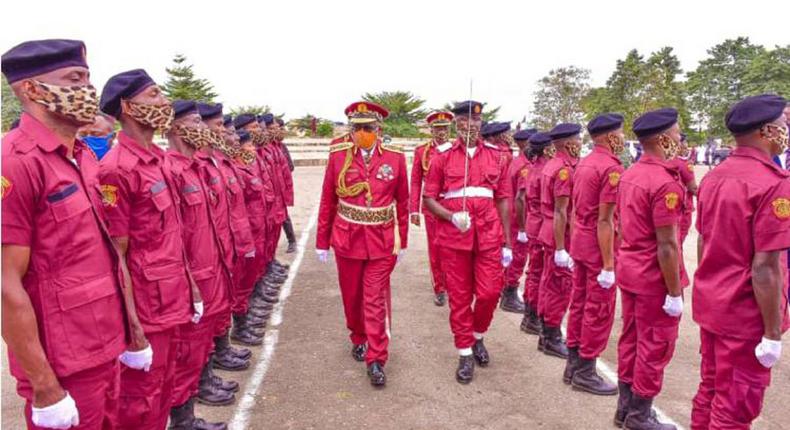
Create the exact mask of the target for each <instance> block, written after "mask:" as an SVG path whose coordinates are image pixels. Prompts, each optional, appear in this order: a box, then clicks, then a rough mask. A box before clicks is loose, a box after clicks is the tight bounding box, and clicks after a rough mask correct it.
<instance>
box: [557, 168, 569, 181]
mask: <svg viewBox="0 0 790 430" xmlns="http://www.w3.org/2000/svg"><path fill="white" fill-rule="evenodd" d="M570 176H571V174H570V173H569V172H568V168H567V167H563V168H562V169H560V170H559V171H558V172H557V178H559V180H560V181H567V180H568V178H570Z"/></svg>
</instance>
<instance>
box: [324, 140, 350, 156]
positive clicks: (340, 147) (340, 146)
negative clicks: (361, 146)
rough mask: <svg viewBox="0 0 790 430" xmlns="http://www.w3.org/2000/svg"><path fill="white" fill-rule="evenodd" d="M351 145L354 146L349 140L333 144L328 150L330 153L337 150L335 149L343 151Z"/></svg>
mask: <svg viewBox="0 0 790 430" xmlns="http://www.w3.org/2000/svg"><path fill="white" fill-rule="evenodd" d="M352 146H354V144H353V143H351V142H341V143H336V144H334V145H332V146H330V147H329V152H330V153H332V152H337V151H344V150H346V149H348V148H351V147H352Z"/></svg>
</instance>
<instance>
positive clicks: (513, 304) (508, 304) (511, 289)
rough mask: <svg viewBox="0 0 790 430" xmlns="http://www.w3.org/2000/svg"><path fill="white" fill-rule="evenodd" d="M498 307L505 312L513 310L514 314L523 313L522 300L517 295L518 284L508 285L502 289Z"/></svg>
mask: <svg viewBox="0 0 790 430" xmlns="http://www.w3.org/2000/svg"><path fill="white" fill-rule="evenodd" d="M499 307H500V309H502V310H503V311H505V312H513V313H516V314H523V313H524V302H522V301H521V298H519V297H518V286H516V285H510V286H507V287H505V289H503V290H502V297H501V299H500V300H499Z"/></svg>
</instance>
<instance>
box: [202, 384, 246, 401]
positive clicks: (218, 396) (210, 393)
mask: <svg viewBox="0 0 790 430" xmlns="http://www.w3.org/2000/svg"><path fill="white" fill-rule="evenodd" d="M197 401H198V403H201V404H203V405H208V406H227V405H230V404H232V403H233V402H235V401H236V396H235V395H234V394H233V393H231V392H229V391H225V390H222V389H220V388H218V387H216V386H215V385H212V384H205V385H204V384H200V388H199V389H198V396H197Z"/></svg>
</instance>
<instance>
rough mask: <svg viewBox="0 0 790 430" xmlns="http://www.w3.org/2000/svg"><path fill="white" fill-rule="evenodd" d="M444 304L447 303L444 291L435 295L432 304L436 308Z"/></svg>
mask: <svg viewBox="0 0 790 430" xmlns="http://www.w3.org/2000/svg"><path fill="white" fill-rule="evenodd" d="M445 303H447V292H446V291H442V292H440V293H436V295H435V296H433V304H434V305H436V306H444V304H445Z"/></svg>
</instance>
